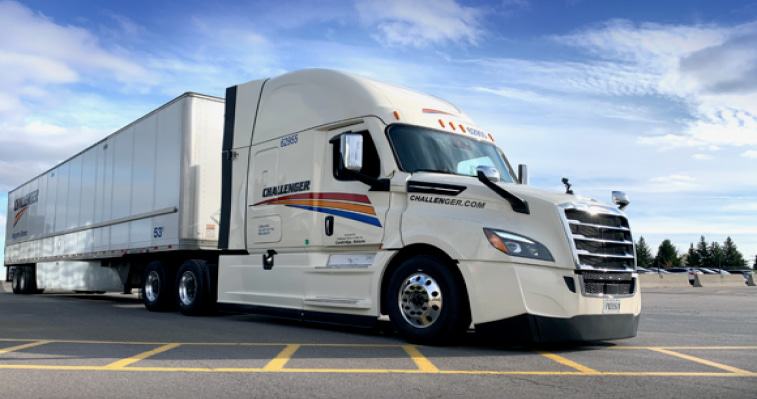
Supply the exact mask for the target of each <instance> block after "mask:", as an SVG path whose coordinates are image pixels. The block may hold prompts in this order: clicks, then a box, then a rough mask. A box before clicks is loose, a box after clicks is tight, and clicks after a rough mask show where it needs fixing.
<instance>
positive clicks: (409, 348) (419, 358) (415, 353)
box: [402, 345, 439, 373]
mask: <svg viewBox="0 0 757 399" xmlns="http://www.w3.org/2000/svg"><path fill="white" fill-rule="evenodd" d="M402 349H404V350H405V352H407V354H408V355H409V356H410V357H411V358H412V359H413V361H414V362H415V364H416V365H417V366H418V370H419V371H421V372H423V373H438V372H439V369H438V368H436V366H434V364H433V363H431V361H430V360H428V358H426V356H423V354H422V353H421V352H420V351H419V350H418V348H417V347H415V346H413V345H402Z"/></svg>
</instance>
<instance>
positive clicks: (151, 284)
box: [145, 270, 160, 302]
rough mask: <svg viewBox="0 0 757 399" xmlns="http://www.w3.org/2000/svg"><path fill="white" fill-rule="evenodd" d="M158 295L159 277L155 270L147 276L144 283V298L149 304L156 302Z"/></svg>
mask: <svg viewBox="0 0 757 399" xmlns="http://www.w3.org/2000/svg"><path fill="white" fill-rule="evenodd" d="M159 295H160V276H159V275H158V272H156V271H155V270H153V271H151V272H150V273H148V274H147V281H146V282H145V297H147V300H149V301H150V302H155V301H157V300H158V296H159Z"/></svg>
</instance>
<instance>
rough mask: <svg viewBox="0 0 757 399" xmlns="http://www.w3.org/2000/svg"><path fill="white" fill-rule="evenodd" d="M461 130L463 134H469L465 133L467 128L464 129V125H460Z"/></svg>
mask: <svg viewBox="0 0 757 399" xmlns="http://www.w3.org/2000/svg"><path fill="white" fill-rule="evenodd" d="M460 130H462V131H463V133H468V132H466V131H465V128H464V127H463V125H460Z"/></svg>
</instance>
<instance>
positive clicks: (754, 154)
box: [741, 150, 757, 159]
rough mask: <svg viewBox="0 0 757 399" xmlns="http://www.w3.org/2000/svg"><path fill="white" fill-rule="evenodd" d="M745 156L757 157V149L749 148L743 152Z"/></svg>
mask: <svg viewBox="0 0 757 399" xmlns="http://www.w3.org/2000/svg"><path fill="white" fill-rule="evenodd" d="M741 156H742V157H744V158H755V159H757V150H747V151H746V152H744V153H742V154H741Z"/></svg>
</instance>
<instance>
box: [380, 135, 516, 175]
mask: <svg viewBox="0 0 757 399" xmlns="http://www.w3.org/2000/svg"><path fill="white" fill-rule="evenodd" d="M387 134H388V136H389V140H390V141H391V143H392V147H394V153H395V154H397V161H398V162H399V164H400V168H401V169H402V170H404V171H405V172H410V173H413V172H438V173H447V174H455V175H464V176H476V167H477V166H481V165H483V166H492V167H494V168H496V169H497V170H498V171H499V175H500V179H501V180H502V181H506V182H509V183H512V182H514V178H513V176H512V173H511V171H510V168H509V167H507V165H506V163H505V162H506V161H505V160H504V159H503V158H502V156H500V152H499V151H498V150H497V147H495V146H494V145H493V144H490V143H485V142H481V141H478V140H474V139H470V138H467V137H465V136H461V135H458V134H452V133H445V132H440V131H438V130H433V129H428V128H423V127H419V126H410V125H391V126H389V128H388V129H387Z"/></svg>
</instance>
